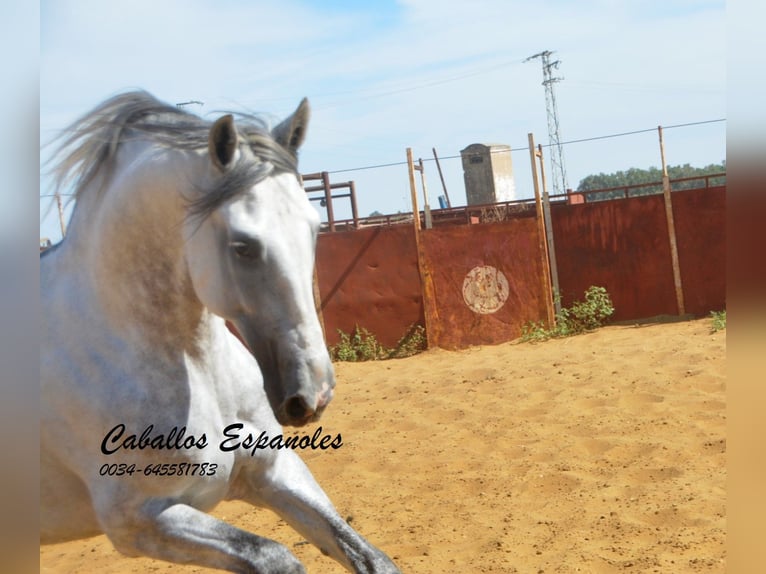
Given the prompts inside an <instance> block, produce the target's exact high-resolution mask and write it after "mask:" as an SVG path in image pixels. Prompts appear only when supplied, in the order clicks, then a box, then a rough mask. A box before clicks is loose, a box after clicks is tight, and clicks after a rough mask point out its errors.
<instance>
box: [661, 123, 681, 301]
mask: <svg viewBox="0 0 766 574" xmlns="http://www.w3.org/2000/svg"><path fill="white" fill-rule="evenodd" d="M657 132H658V134H659V138H660V157H661V159H662V195H663V197H664V199H665V219H666V221H667V224H668V239H669V241H670V260H671V263H672V265H673V283H674V284H675V290H676V306H677V307H678V314H679V315H685V314H686V307H685V305H684V288H683V285H682V284H681V266H680V264H679V261H678V243H677V241H676V225H675V221H674V220H673V201H672V198H671V196H670V177H668V166H667V164H666V163H665V139H664V138H663V135H662V126H657Z"/></svg>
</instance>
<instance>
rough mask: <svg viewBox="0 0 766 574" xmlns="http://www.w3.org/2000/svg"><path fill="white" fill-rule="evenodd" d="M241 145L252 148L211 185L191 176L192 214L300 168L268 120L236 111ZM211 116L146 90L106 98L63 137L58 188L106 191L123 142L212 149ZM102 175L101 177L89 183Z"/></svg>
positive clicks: (79, 195) (79, 193) (76, 193)
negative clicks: (271, 132) (277, 174)
mask: <svg viewBox="0 0 766 574" xmlns="http://www.w3.org/2000/svg"><path fill="white" fill-rule="evenodd" d="M234 115H235V116H236V117H237V130H238V134H239V136H240V140H241V145H247V146H248V147H249V148H250V150H251V152H252V153H250V154H243V159H242V161H239V162H238V163H237V164H236V165H234V166H232V168H231V169H229V170H227V171H226V172H225V173H223V174H222V175H221V177H219V178H215V180H214V181H213V182H212V183H211V184H210V185H209V186H208V187H203V186H199V185H197V184H195V183H194V182H188V183H189V184H191V185H192V186H194V191H195V192H196V193H195V194H194V195H195V197H194V198H193V199H190V200H189V202H188V210H189V213H190V215H194V216H201V217H202V218H205V217H206V216H207V215H209V214H210V213H211V212H212V211H214V210H215V209H216V208H217V207H219V206H220V205H221V204H222V203H224V202H225V201H227V200H228V199H230V198H233V197H235V196H237V195H238V194H240V193H242V192H244V191H245V190H246V189H248V188H249V187H251V186H252V185H254V184H255V183H258V182H259V181H261V180H263V179H265V178H266V177H268V176H269V175H271V174H274V173H281V172H289V173H295V174H297V158H296V156H295V154H294V153H293V152H291V151H290V150H288V149H285V148H284V147H282V146H281V145H280V144H279V143H277V142H276V141H275V140H274V139H273V138H272V137H271V134H270V132H269V130H268V128H267V125H266V122H265V121H264V120H263V119H261V118H260V117H258V116H255V115H251V114H241V113H236V114H234ZM211 126H212V122H210V121H208V120H205V119H203V118H200V117H198V116H196V115H194V114H191V113H189V112H187V111H185V110H183V109H180V108H179V107H177V106H173V105H170V104H166V103H164V102H161V101H160V100H158V99H157V98H155V97H154V96H152V95H151V94H149V93H148V92H145V91H133V92H128V93H124V94H120V95H117V96H115V97H113V98H110V99H108V100H106V101H104V102H103V103H102V104H100V105H99V106H97V107H96V108H95V109H93V110H92V111H90V112H88V113H87V114H85V115H84V116H82V117H81V118H79V119H78V120H77V121H75V122H74V123H73V124H72V125H71V126H70V127H69V128H67V130H65V132H64V133H63V134H62V136H60V137H59V138H58V140H59V142H60V143H59V145H58V148H57V149H56V152H55V153H54V156H53V160H52V161H55V160H56V159H58V160H59V161H58V163H57V164H56V165H55V166H54V168H53V170H52V173H53V175H54V177H55V186H56V190H58V191H61V190H62V189H64V188H66V187H69V186H70V185H71V186H72V189H73V194H72V195H73V197H74V199H75V200H80V199H83V198H84V197H85V195H86V194H96V195H97V196H98V197H100V196H101V195H103V193H104V191H105V189H106V188H107V187H108V183H109V179H110V177H111V175H112V168H113V167H114V162H115V158H116V155H117V152H118V150H119V148H120V145H121V144H123V143H127V142H129V141H137V140H144V141H149V142H152V143H154V144H155V145H157V146H161V147H168V148H175V149H179V150H187V151H199V150H204V149H207V146H208V136H209V132H210V128H211ZM97 175H102V180H101V181H102V183H101V185H98V186H91V185H89V184H90V183H92V182H93V181H94V180H95V178H96V176H97Z"/></svg>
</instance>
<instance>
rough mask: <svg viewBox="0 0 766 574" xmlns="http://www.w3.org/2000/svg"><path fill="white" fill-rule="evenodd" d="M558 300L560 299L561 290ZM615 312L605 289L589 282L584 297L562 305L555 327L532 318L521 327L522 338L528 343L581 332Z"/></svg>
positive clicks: (600, 323)
mask: <svg viewBox="0 0 766 574" xmlns="http://www.w3.org/2000/svg"><path fill="white" fill-rule="evenodd" d="M556 300H557V301H561V296H560V295H559V294H558V293H557V294H556ZM613 313H614V305H613V304H612V299H611V297H609V293H607V292H606V289H605V288H604V287H596V286H590V287H588V289H587V291H585V301H575V302H574V303H573V304H572V306H571V307H569V308H566V307H565V308H562V309H561V311H560V312H559V313H558V314H557V315H556V325H555V326H554V327H553V328H551V329H547V328H546V327H545V325H544V323H543V322H542V321H530V322H529V323H527V324H526V325H524V326H523V327H522V329H521V340H522V341H523V342H525V343H529V342H536V341H547V340H548V339H555V338H559V337H570V336H572V335H579V334H580V333H585V332H586V331H592V330H593V329H597V328H598V327H601V326H602V325H604V324H605V323H606V322H607V320H608V319H609V317H611V316H612V314H613Z"/></svg>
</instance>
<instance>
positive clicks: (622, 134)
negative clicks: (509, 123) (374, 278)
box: [40, 118, 726, 198]
mask: <svg viewBox="0 0 766 574" xmlns="http://www.w3.org/2000/svg"><path fill="white" fill-rule="evenodd" d="M725 121H726V118H716V119H713V120H702V121H697V122H686V123H682V124H673V125H669V126H662V129H664V130H672V129H677V128H687V127H692V126H701V125H705V124H715V123H721V122H725ZM649 132H652V133H656V132H657V127H656V126H655V127H652V128H646V129H641V130H632V131H626V132H618V133H614V134H607V135H603V136H592V137H587V138H580V139H576V140H569V141H565V142H559V143H560V145H562V146H564V145H571V144H578V143H585V142H592V141H598V140H605V139H612V138H620V137H625V136H632V135H637V134H644V133H649ZM552 145H553V144H546V145H543V147H551V146H552ZM528 150H529V148H528V147H523V146H519V147H512V148H511V151H512V152H519V151H528ZM460 158H461V156H460V155H459V154H458V155H447V156H440V159H442V160H448V159H460ZM429 161H435V160H434V159H433V158H424V159H423V162H429ZM402 165H407V162H406V161H395V162H390V163H379V164H374V165H365V166H360V167H350V168H346V169H336V170H332V171H328V172H327V173H329V174H336V173H349V172H353V171H366V170H370V169H381V168H386V167H397V166H402ZM59 195H63V196H73V195H74V193H61V194H59ZM40 197H41V198H44V197H55V194H52V193H51V194H41V195H40Z"/></svg>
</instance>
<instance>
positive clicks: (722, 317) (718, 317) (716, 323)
mask: <svg viewBox="0 0 766 574" xmlns="http://www.w3.org/2000/svg"><path fill="white" fill-rule="evenodd" d="M710 319H711V320H712V323H711V325H710V332H711V333H717V332H718V331H722V330H724V329H725V328H726V309H724V310H723V311H711V312H710Z"/></svg>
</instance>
